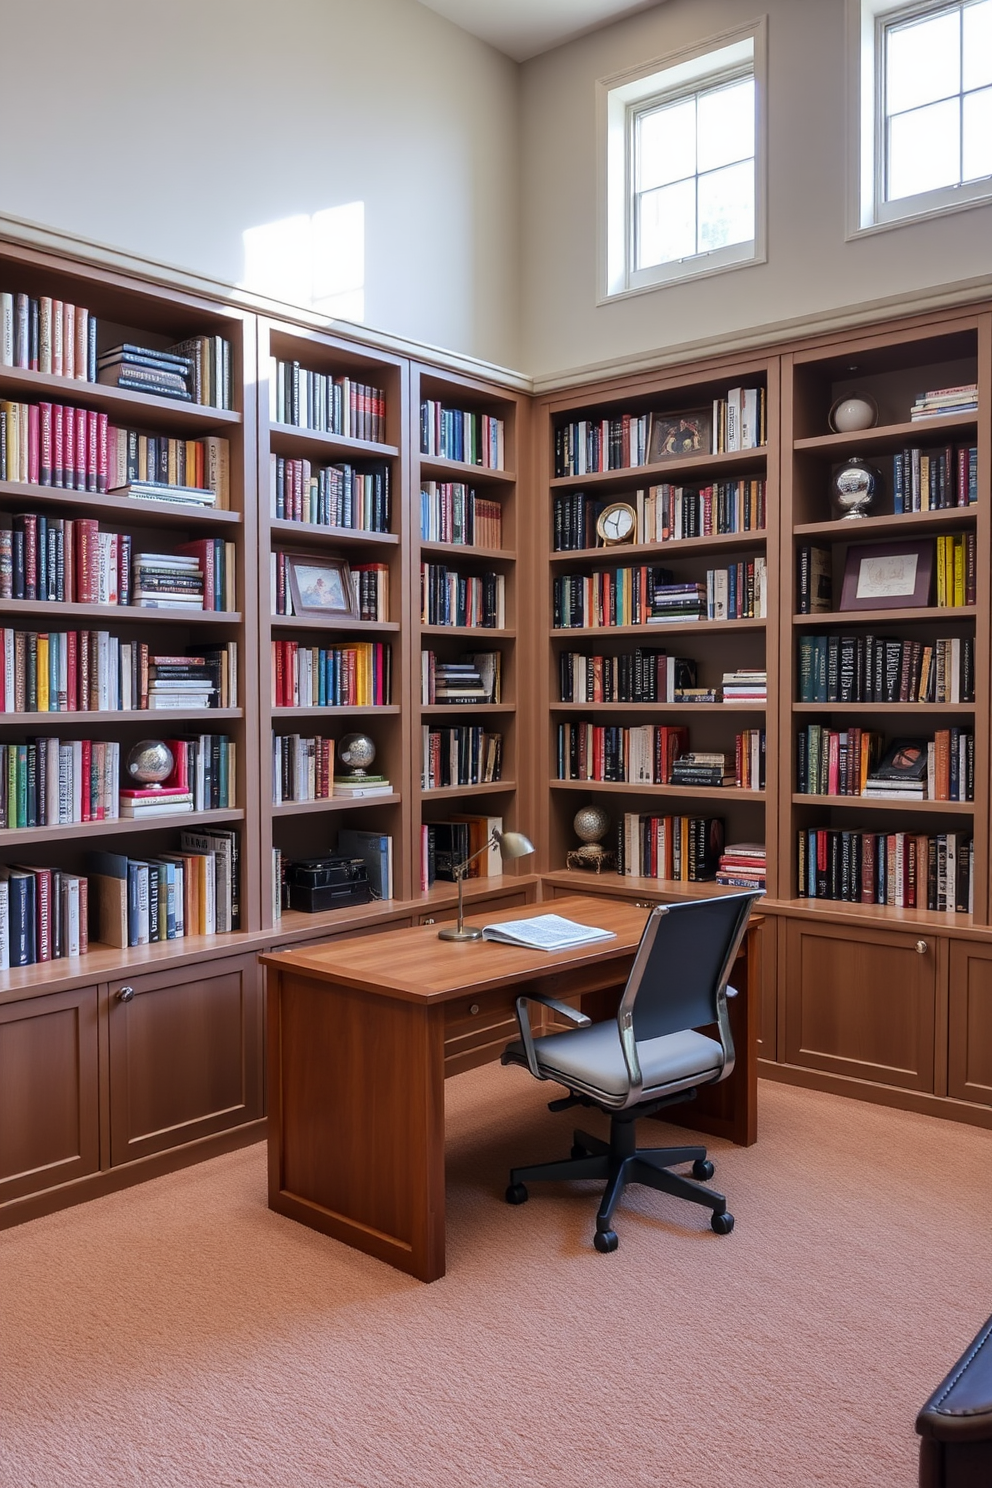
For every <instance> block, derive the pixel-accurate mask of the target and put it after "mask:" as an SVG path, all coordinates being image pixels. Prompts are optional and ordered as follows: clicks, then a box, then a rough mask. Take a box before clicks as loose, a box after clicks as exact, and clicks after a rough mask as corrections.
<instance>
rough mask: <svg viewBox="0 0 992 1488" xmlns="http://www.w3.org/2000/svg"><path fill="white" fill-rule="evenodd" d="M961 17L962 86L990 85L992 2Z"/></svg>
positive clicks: (984, 2)
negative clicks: (962, 41)
mask: <svg viewBox="0 0 992 1488" xmlns="http://www.w3.org/2000/svg"><path fill="white" fill-rule="evenodd" d="M962 15H963V18H964V45H963V47H962V51H963V65H964V79H963V82H964V86H965V88H981V87H984V85H985V84H986V83H992V0H982V3H981V4H980V5H967V6H965V9H964V11H963V12H962ZM965 174H967V172H965Z"/></svg>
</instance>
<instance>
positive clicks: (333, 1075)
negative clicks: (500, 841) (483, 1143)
mask: <svg viewBox="0 0 992 1488" xmlns="http://www.w3.org/2000/svg"><path fill="white" fill-rule="evenodd" d="M542 908H547V906H539V905H537V906H534V909H533V913H535V914H538V913H541V911H542ZM554 910H555V913H558V914H562V915H565V916H567V917H568V918H569V919H573V920H579V921H581V922H583V923H585V924H594V925H599V926H601V927H602V928H603V929H608V930H613V931H615V933H616V939H615V940H611V941H608V942H606V943H605V944H600V945H598V946H595V947H592V948H586V949H576V950H571V951H564V952H560V953H557V954H553V955H549V954H548V953H546V952H543V951H530V950H526V949H523V948H521V947H519V946H506V945H499V944H496V943H495V942H492V941H469V942H466V943H462V944H458V943H452V942H445V941H440V940H438V938H437V930H436V929H435V928H434V927H432V926H427V925H422V926H417V927H415V928H414V929H409V930H395V931H390V932H386V933H384V934H382V935H376V936H370V937H366V938H363V939H360V940H353V941H344V942H338V943H331V944H328V945H325V946H315V947H314V946H310V947H305V948H303V949H300V950H296V951H284V952H281V953H278V954H270V955H265V956H262V957H261V960H262V962H263V964H264V965H265V966H266V967H267V968H268V1015H267V1016H268V1073H269V1207H270V1208H272V1209H275V1210H277V1211H278V1212H279V1213H280V1214H285V1215H288V1217H289V1218H290V1219H296V1220H299V1221H300V1223H301V1224H306V1225H310V1226H311V1228H313V1229H316V1230H322V1231H323V1232H324V1233H325V1234H327V1235H331V1236H333V1237H334V1238H335V1239H336V1240H343V1241H344V1242H345V1243H346V1244H348V1245H353V1246H355V1247H356V1248H357V1249H358V1250H363V1251H365V1252H366V1253H367V1254H368V1255H374V1256H377V1257H378V1258H379V1259H380V1260H383V1261H388V1262H389V1263H390V1264H391V1265H393V1266H396V1267H398V1268H399V1269H400V1270H401V1271H406V1272H408V1273H409V1274H410V1275H411V1276H416V1277H419V1279H420V1280H421V1281H435V1280H436V1279H437V1278H438V1277H439V1276H443V1275H444V1080H445V1077H446V1076H447V1075H452V1074H458V1073H460V1072H461V1071H462V1070H466V1069H471V1068H473V1067H474V1066H475V1065H478V1064H483V1063H486V1062H487V1061H489V1060H491V1059H496V1058H498V1057H499V1055H500V1054H501V1053H502V1051H503V1048H504V1047H505V1045H506V1044H507V1042H508V1041H509V1040H510V1039H512V1038H514V1037H515V1036H516V1033H517V1028H516V1018H515V1014H514V999H515V998H516V997H517V996H518V995H519V994H520V992H521V991H522V990H523V989H524V988H526V987H533V988H534V989H535V990H538V991H542V992H545V993H547V994H549V995H550V996H552V997H560V998H568V999H574V998H582V1000H583V1002H584V1003H585V1004H588V1005H589V1007H590V1009H591V1008H592V1007H595V1009H596V1011H597V1012H598V1010H599V1008H600V1007H601V1006H608V1005H612V1007H613V1008H614V1009H615V1007H616V1001H617V998H618V997H619V993H620V990H621V989H622V987H623V985H624V983H625V982H626V979H627V975H628V973H629V971H630V967H631V964H632V961H633V956H634V951H635V950H636V948H637V944H638V941H639V940H640V937H641V932H642V930H643V928H644V922H645V920H646V918H647V911H646V910H645V909H644V908H643V907H640V906H636V905H629V904H620V903H618V902H616V901H615V900H606V899H602V898H598V897H597V898H574V899H561V900H558V901H556V902H555V905H554ZM520 917H521V915H520V910H519V909H509V910H503V911H500V912H497V913H495V914H490V915H488V916H481V917H477V918H476V922H477V923H492V922H494V921H498V920H509V919H517V918H520ZM471 922H472V921H471V920H470V921H469V923H471ZM741 969H743V968H741ZM735 970H736V968H735ZM742 980H743V979H742V978H741V977H740V976H738V978H737V981H736V983H735V985H738V987H739V990H740V992H741V996H740V997H739V998H737V999H735V1001H734V1003H732V1004H731V1006H732V1007H733V1008H734V1010H735V1021H736V1023H737V1027H736V1028H735V1030H734V1038H735V1042H736V1041H737V1040H738V1039H740V1042H739V1043H738V1044H737V1050H738V1053H737V1058H738V1065H737V1068H736V1069H735V1071H734V1074H733V1075H732V1076H731V1077H730V1079H729V1080H728V1081H726V1082H725V1084H726V1086H728V1087H733V1086H736V1089H734V1088H731V1089H730V1090H728V1091H727V1095H726V1096H724V1097H723V1099H724V1101H726V1100H727V1099H728V1098H730V1100H731V1104H732V1105H734V1106H737V1107H739V1108H740V1111H739V1113H738V1117H737V1126H738V1127H739V1129H740V1131H742V1132H743V1133H744V1134H743V1135H742V1136H738V1138H737V1139H738V1140H742V1141H745V1142H746V1141H748V1140H750V1141H753V1140H754V1136H753V1127H754V1117H753V1112H754V1097H755V1092H756V1079H755V1070H756V1062H755V1059H754V1052H753V1045H754V1035H753V1030H754V1026H755V1019H754V1018H753V1017H752V1016H751V1014H750V1008H749V1005H748V1004H749V1001H750V999H749V997H748V996H747V994H746V989H745V988H744V987H743V986H741V985H740V983H741V981H742ZM748 980H750V984H751V986H752V987H756V986H757V980H756V979H753V980H751V979H748ZM738 1005H739V1006H738ZM749 1050H750V1052H749ZM738 1071H740V1073H739V1074H738ZM556 1088H557V1087H553V1086H550V1085H549V1087H548V1089H549V1091H554V1090H555V1089H556ZM676 1109H679V1108H676ZM722 1109H723V1108H722V1107H721V1108H720V1110H718V1111H717V1112H716V1116H715V1119H716V1120H717V1122H718V1123H720V1125H719V1126H718V1127H717V1128H712V1127H711V1128H710V1129H720V1130H723V1128H724V1126H725V1125H726V1119H725V1115H723V1116H721V1110H722ZM732 1114H733V1113H732ZM684 1119H685V1121H686V1124H688V1125H691V1124H692V1119H693V1117H692V1111H691V1110H688V1111H687V1113H686V1115H685V1118H684ZM728 1134H732V1133H731V1132H729V1131H728Z"/></svg>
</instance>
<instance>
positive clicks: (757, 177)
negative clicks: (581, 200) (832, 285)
mask: <svg viewBox="0 0 992 1488" xmlns="http://www.w3.org/2000/svg"><path fill="white" fill-rule="evenodd" d="M759 34H760V38H761V41H762V43H763V29H762V28H761V27H753V28H750V29H749V30H748V31H747V33H744V34H739V35H738V36H737V37H736V39H734V40H729V39H727V38H721V41H723V42H724V44H723V45H720V46H714V45H713V43H710V44H709V45H708V46H707V48H706V49H705V50H701V51H696V52H692V53H688V54H682V55H681V56H680V58H670V59H668V61H667V62H666V63H665V64H664V65H662V64H659V63H658V62H654V63H651V64H650V66H648V67H645V68H641V69H639V70H638V71H637V72H636V73H634V74H631V73H625V74H623V75H622V76H621V77H616V78H608V79H605V80H604V81H603V82H601V83H600V85H599V87H600V90H601V92H600V97H601V111H602V112H603V113H605V120H603V123H604V129H603V135H604V137H605V140H606V154H607V159H606V181H607V190H606V195H607V204H606V212H607V222H606V233H605V250H606V251H605V253H604V254H603V255H602V257H603V258H604V259H605V264H604V265H603V267H604V268H605V273H604V275H603V277H604V279H605V293H606V295H607V296H613V295H616V294H623V293H630V292H631V291H636V290H642V289H651V288H654V287H655V286H657V285H660V284H665V283H669V282H671V281H673V280H678V279H684V278H687V277H689V276H691V275H696V274H710V273H714V272H716V271H717V270H720V269H726V268H731V267H735V266H736V265H738V264H741V263H753V262H755V261H757V260H759V259H760V258H761V257H763V246H762V244H763V232H762V231H761V230H760V227H759V222H760V214H761V211H762V210H763V208H762V202H761V198H762V194H763V193H762V182H763V158H762V157H763V151H762V150H761V149H760V139H761V134H760V130H759V128H758V115H759V111H758V106H757V99H758V87H757V78H756V67H757V61H758V57H759V55H760V56H761V57H762V58H763V45H762V46H760V47H758V46H756V41H757V40H758V38H759Z"/></svg>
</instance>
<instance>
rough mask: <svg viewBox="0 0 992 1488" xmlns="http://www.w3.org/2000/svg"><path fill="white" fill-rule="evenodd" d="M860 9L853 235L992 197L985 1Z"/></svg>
mask: <svg viewBox="0 0 992 1488" xmlns="http://www.w3.org/2000/svg"><path fill="white" fill-rule="evenodd" d="M860 3H861V58H860V74H861V90H862V98H861V199H860V203H859V220H858V226H859V227H860V228H862V229H863V228H870V227H876V226H886V225H888V224H890V223H893V222H899V221H904V220H906V219H907V218H911V217H920V216H927V215H930V214H932V213H935V212H944V211H948V210H951V211H953V210H955V209H957V208H959V207H965V206H970V205H972V204H973V203H976V202H981V201H988V200H989V199H990V198H992V0H959V3H956V4H952V5H948V4H946V3H945V4H936V5H935V4H929V5H919V4H917V5H914V6H906V5H902V6H899V7H896V6H893V5H892V4H891V3H890V4H886V3H885V0H860Z"/></svg>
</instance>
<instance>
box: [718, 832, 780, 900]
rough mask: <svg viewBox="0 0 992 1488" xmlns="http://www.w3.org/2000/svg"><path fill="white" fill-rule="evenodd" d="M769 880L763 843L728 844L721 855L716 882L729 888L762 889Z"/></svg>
mask: <svg viewBox="0 0 992 1488" xmlns="http://www.w3.org/2000/svg"><path fill="white" fill-rule="evenodd" d="M767 878H768V854H767V852H766V851H765V844H764V843H763V842H728V843H727V846H726V847H725V848H724V850H723V852H722V853H721V854H720V866H719V867H718V868H717V870H716V881H717V883H718V884H724V885H725V886H726V887H727V888H734V889H761V890H762V891H764V889H765V886H766V883H767Z"/></svg>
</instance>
